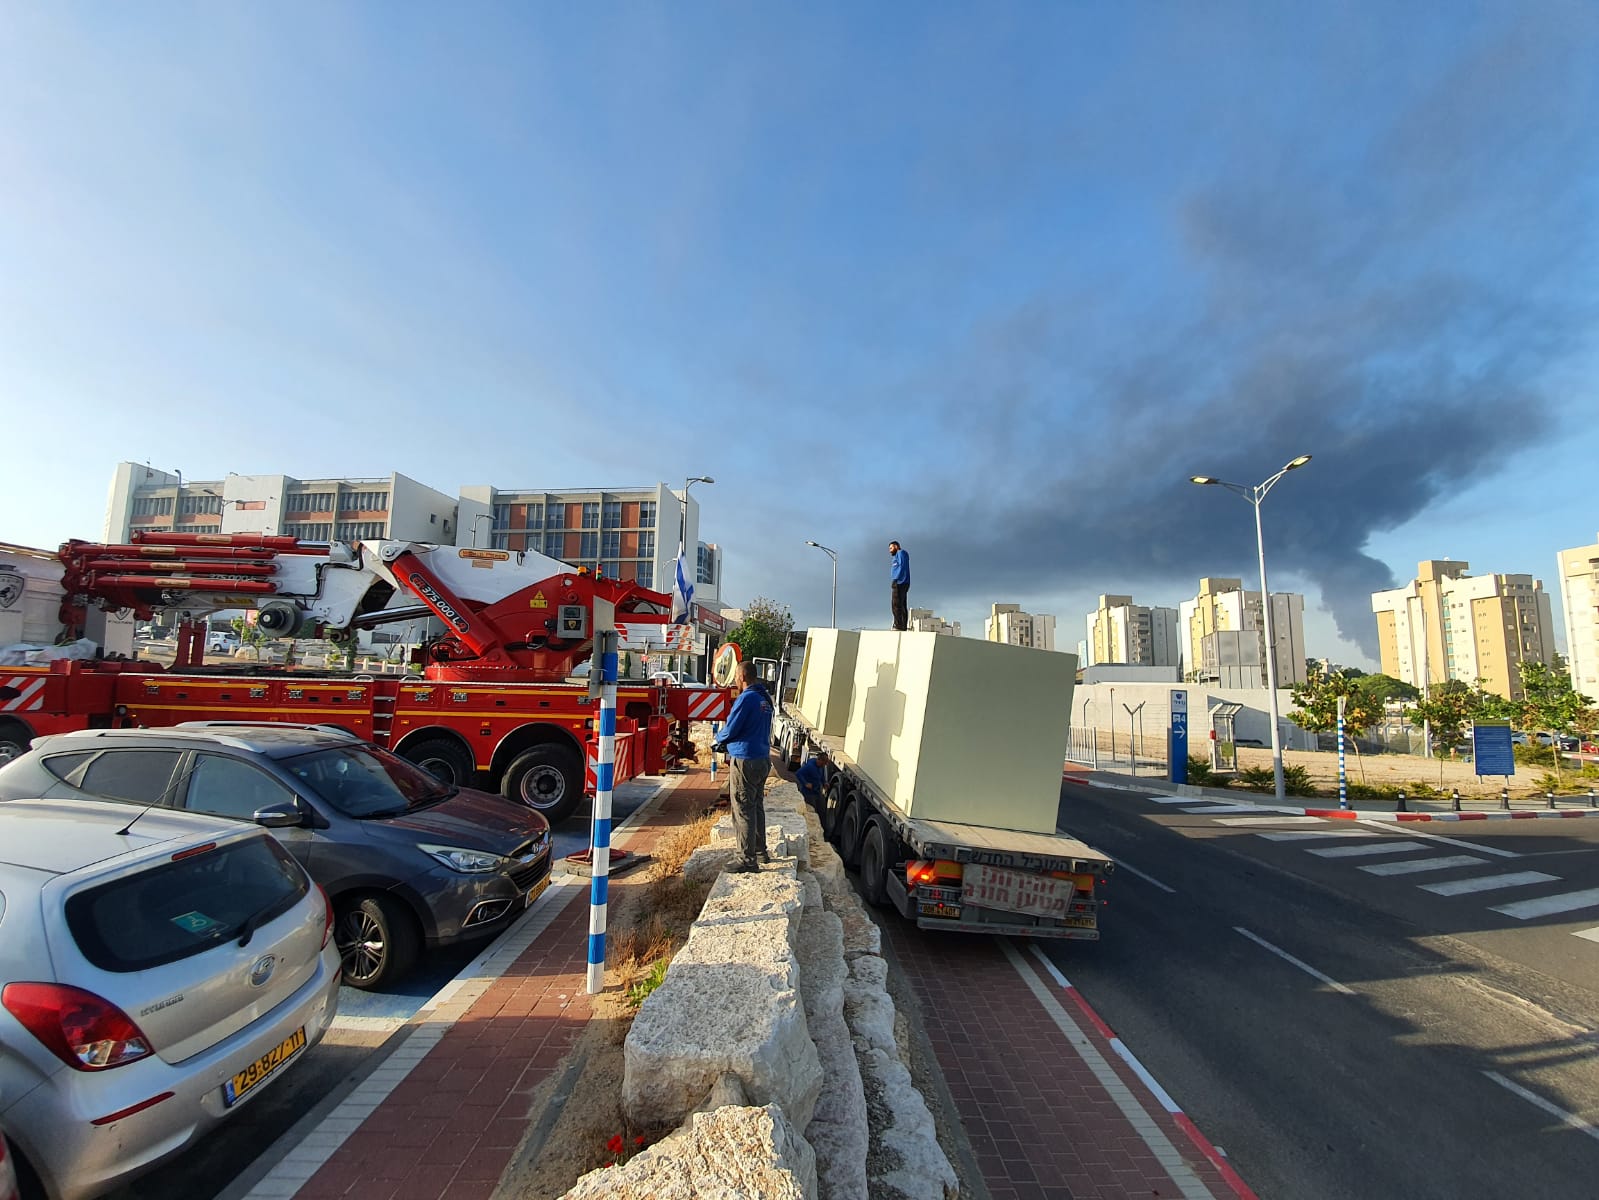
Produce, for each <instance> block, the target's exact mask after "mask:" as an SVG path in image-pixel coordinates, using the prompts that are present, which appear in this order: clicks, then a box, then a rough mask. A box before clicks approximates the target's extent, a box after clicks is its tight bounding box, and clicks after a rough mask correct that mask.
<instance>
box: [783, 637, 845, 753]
mask: <svg viewBox="0 0 1599 1200" xmlns="http://www.w3.org/2000/svg"><path fill="white" fill-rule="evenodd" d="M860 637H861V635H860V634H859V633H856V632H855V631H853V630H849V629H812V630H811V631H810V632H809V633H807V634H806V635H805V659H804V661H803V662H802V663H801V665H800V679H799V689H798V691H797V692H796V694H795V697H794V704H795V706H796V707H798V709H799V710H800V712H801V713H802V714H803V715H804V717H805V719H806V720H807V721H809V722H810V723H811V726H812V728H814V729H815V730H816V731H817V732H819V733H822V734H826V735H827V736H829V737H842V736H844V730H845V727H846V726H847V725H848V724H849V707H850V692H851V690H852V689H853V687H854V681H855V654H856V651H857V649H858V648H859V646H860Z"/></svg>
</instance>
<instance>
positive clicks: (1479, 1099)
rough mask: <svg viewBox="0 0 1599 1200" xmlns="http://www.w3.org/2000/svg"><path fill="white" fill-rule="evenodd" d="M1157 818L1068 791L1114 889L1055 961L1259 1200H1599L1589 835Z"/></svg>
mask: <svg viewBox="0 0 1599 1200" xmlns="http://www.w3.org/2000/svg"><path fill="white" fill-rule="evenodd" d="M1159 799H1161V800H1164V801H1166V803H1156V802H1155V800H1153V799H1149V798H1145V797H1143V796H1140V795H1137V794H1135V793H1127V792H1117V791H1108V790H1102V789H1097V788H1092V787H1086V786H1082V785H1078V784H1067V785H1065V786H1064V787H1063V789H1062V804H1061V825H1062V827H1063V828H1068V829H1070V830H1071V831H1072V832H1073V833H1074V834H1076V835H1077V836H1079V837H1081V838H1083V839H1084V840H1085V841H1087V842H1089V843H1090V844H1091V845H1094V846H1096V847H1098V848H1099V849H1101V850H1103V851H1105V852H1106V853H1108V854H1110V855H1111V856H1112V857H1114V858H1115V859H1116V860H1117V862H1118V870H1117V872H1116V873H1115V876H1114V878H1113V879H1112V881H1111V884H1110V885H1109V887H1108V888H1107V891H1106V895H1107V897H1108V899H1109V903H1108V906H1107V908H1106V911H1105V914H1104V918H1103V921H1102V929H1103V940H1102V941H1101V942H1099V943H1098V944H1097V945H1078V944H1074V943H1046V946H1047V947H1048V950H1047V952H1048V953H1049V954H1050V956H1051V958H1052V959H1053V960H1054V961H1055V962H1056V963H1057V964H1058V965H1059V966H1060V968H1061V970H1062V971H1063V972H1064V974H1065V975H1066V977H1067V978H1068V979H1070V980H1071V982H1072V983H1073V984H1074V985H1075V986H1076V987H1077V988H1078V989H1079V990H1080V991H1081V993H1082V994H1083V996H1084V997H1085V998H1086V999H1087V1000H1088V1001H1089V1002H1090V1003H1091V1004H1092V1005H1093V1006H1094V1007H1095V1009H1096V1010H1098V1012H1099V1014H1100V1015H1101V1016H1102V1017H1103V1018H1104V1019H1105V1020H1106V1021H1107V1022H1108V1023H1109V1025H1110V1026H1111V1028H1112V1029H1114V1030H1115V1031H1116V1032H1117V1034H1119V1035H1120V1036H1121V1037H1122V1038H1123V1039H1124V1041H1125V1042H1126V1043H1127V1044H1128V1046H1129V1047H1130V1048H1131V1049H1132V1050H1133V1052H1134V1053H1136V1054H1137V1055H1138V1056H1139V1058H1140V1059H1141V1060H1142V1061H1143V1062H1144V1064H1145V1065H1146V1066H1147V1067H1148V1068H1149V1069H1150V1070H1151V1071H1152V1072H1153V1074H1154V1075H1155V1077H1156V1078H1157V1079H1158V1080H1160V1082H1161V1083H1162V1084H1163V1085H1164V1086H1165V1088H1166V1090H1167V1091H1168V1092H1170V1093H1171V1095H1172V1096H1173V1098H1174V1099H1175V1100H1176V1102H1177V1103H1178V1104H1179V1105H1181V1106H1182V1107H1183V1108H1184V1110H1185V1111H1186V1112H1187V1113H1188V1114H1189V1116H1191V1117H1192V1118H1193V1119H1194V1120H1195V1121H1196V1122H1197V1123H1198V1125H1199V1127H1200V1128H1201V1129H1202V1130H1203V1131H1204V1132H1205V1133H1206V1134H1207V1135H1208V1136H1209V1137H1210V1138H1211V1139H1212V1140H1213V1141H1214V1142H1216V1143H1217V1144H1218V1145H1219V1146H1220V1147H1222V1148H1223V1149H1224V1150H1225V1151H1226V1153H1227V1154H1228V1155H1229V1156H1230V1157H1231V1159H1232V1161H1233V1163H1234V1165H1235V1166H1236V1167H1237V1169H1238V1171H1239V1173H1240V1174H1241V1175H1242V1176H1243V1178H1244V1179H1245V1180H1246V1181H1247V1182H1248V1183H1249V1184H1250V1185H1251V1186H1252V1187H1253V1188H1254V1189H1255V1190H1256V1191H1257V1192H1258V1193H1259V1194H1260V1195H1261V1196H1263V1197H1292V1198H1294V1200H1319V1198H1323V1197H1325V1198H1327V1200H1333V1198H1339V1200H1342V1198H1347V1197H1352V1196H1362V1197H1388V1196H1392V1197H1406V1198H1421V1197H1433V1196H1436V1197H1475V1196H1484V1197H1489V1196H1492V1197H1501V1196H1505V1195H1527V1196H1551V1197H1564V1196H1583V1195H1592V1194H1593V1193H1594V1184H1593V1180H1594V1178H1595V1176H1596V1175H1599V1131H1596V1130H1594V1129H1593V1128H1592V1127H1591V1126H1583V1120H1584V1119H1586V1120H1587V1121H1594V1122H1599V1061H1596V1058H1599V1054H1596V1051H1599V1028H1596V1027H1599V940H1596V939H1599V818H1588V819H1584V820H1572V821H1527V822H1497V823H1481V824H1479V823H1471V824H1464V825H1461V824H1451V825H1432V826H1430V827H1427V828H1424V829H1422V830H1420V831H1418V830H1417V828H1416V827H1415V826H1401V827H1396V826H1394V825H1391V824H1384V825H1380V826H1378V825H1351V824H1349V823H1346V822H1326V821H1315V820H1306V819H1303V818H1276V819H1273V818H1271V817H1270V815H1269V814H1268V815H1267V816H1266V819H1265V820H1261V816H1262V814H1260V812H1259V810H1254V809H1250V810H1246V811H1238V812H1230V811H1227V810H1226V807H1227V806H1225V805H1218V804H1211V803H1206V802H1203V801H1196V800H1191V799H1187V798H1183V799H1180V800H1179V799H1176V798H1173V797H1160V798H1159ZM1185 809H1197V810H1203V811H1197V812H1188V811H1184V810H1185ZM1439 833H1442V834H1443V837H1442V838H1440V837H1438V836H1437V835H1438V834H1439ZM1446 839H1447V840H1446ZM1500 909H1503V910H1504V911H1500ZM1568 1118H1569V1119H1568Z"/></svg>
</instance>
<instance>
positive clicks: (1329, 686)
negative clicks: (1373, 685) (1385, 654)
mask: <svg viewBox="0 0 1599 1200" xmlns="http://www.w3.org/2000/svg"><path fill="white" fill-rule="evenodd" d="M1368 678H1371V676H1366V675H1362V674H1359V673H1355V674H1350V673H1349V672H1348V671H1346V670H1344V669H1342V668H1338V667H1333V668H1332V669H1331V670H1329V671H1316V672H1314V673H1312V674H1311V676H1310V677H1309V678H1308V679H1307V680H1306V681H1305V682H1304V683H1300V684H1295V685H1294V689H1293V693H1294V703H1295V704H1296V705H1298V707H1297V708H1296V709H1295V710H1294V711H1293V712H1291V713H1289V714H1288V719H1289V720H1290V721H1292V722H1293V723H1294V724H1295V725H1298V726H1299V727H1300V728H1301V729H1303V730H1305V731H1307V732H1309V733H1335V732H1337V730H1338V701H1339V700H1340V699H1342V700H1343V702H1344V733H1345V736H1346V737H1349V738H1350V741H1351V744H1353V745H1354V747H1355V760H1356V761H1357V762H1359V763H1360V777H1361V778H1362V779H1364V778H1365V777H1366V764H1365V760H1364V759H1362V758H1361V757H1360V746H1359V744H1358V743H1356V742H1354V735H1355V734H1357V733H1364V732H1365V731H1366V730H1368V729H1370V728H1371V727H1372V726H1373V725H1376V724H1377V723H1379V722H1380V721H1381V720H1382V718H1383V701H1382V699H1381V696H1380V694H1379V693H1378V692H1377V691H1376V690H1368V689H1366V688H1364V687H1363V686H1362V684H1364V683H1365V681H1366V680H1367V679H1368ZM1395 682H1398V681H1397V680H1396V681H1395Z"/></svg>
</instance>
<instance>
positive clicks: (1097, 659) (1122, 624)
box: [1087, 595, 1182, 667]
mask: <svg viewBox="0 0 1599 1200" xmlns="http://www.w3.org/2000/svg"><path fill="white" fill-rule="evenodd" d="M1087 623H1088V638H1087V645H1088V649H1089V654H1090V655H1091V657H1090V658H1089V660H1088V665H1100V664H1110V663H1125V664H1127V665H1129V666H1144V667H1178V666H1180V665H1181V664H1182V643H1181V642H1180V641H1179V639H1178V637H1177V610H1176V609H1175V608H1149V607H1146V606H1144V605H1139V604H1134V603H1133V598H1132V597H1131V596H1109V595H1106V596H1101V597H1100V598H1099V607H1098V608H1097V609H1095V610H1094V611H1093V612H1091V613H1089V614H1088V622H1087Z"/></svg>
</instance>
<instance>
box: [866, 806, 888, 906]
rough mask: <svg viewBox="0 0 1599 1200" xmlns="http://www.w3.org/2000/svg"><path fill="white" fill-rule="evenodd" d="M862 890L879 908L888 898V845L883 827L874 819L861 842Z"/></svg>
mask: <svg viewBox="0 0 1599 1200" xmlns="http://www.w3.org/2000/svg"><path fill="white" fill-rule="evenodd" d="M861 890H862V891H864V892H865V893H866V899H867V900H869V901H870V902H871V903H872V904H875V905H877V906H878V907H879V908H881V907H882V906H883V903H884V902H885V901H886V900H887V899H888V845H887V839H886V838H884V836H883V827H882V826H881V825H879V824H878V823H877V822H876V821H873V822H872V823H871V824H870V825H868V826H867V827H866V839H865V841H864V842H862V844H861Z"/></svg>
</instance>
